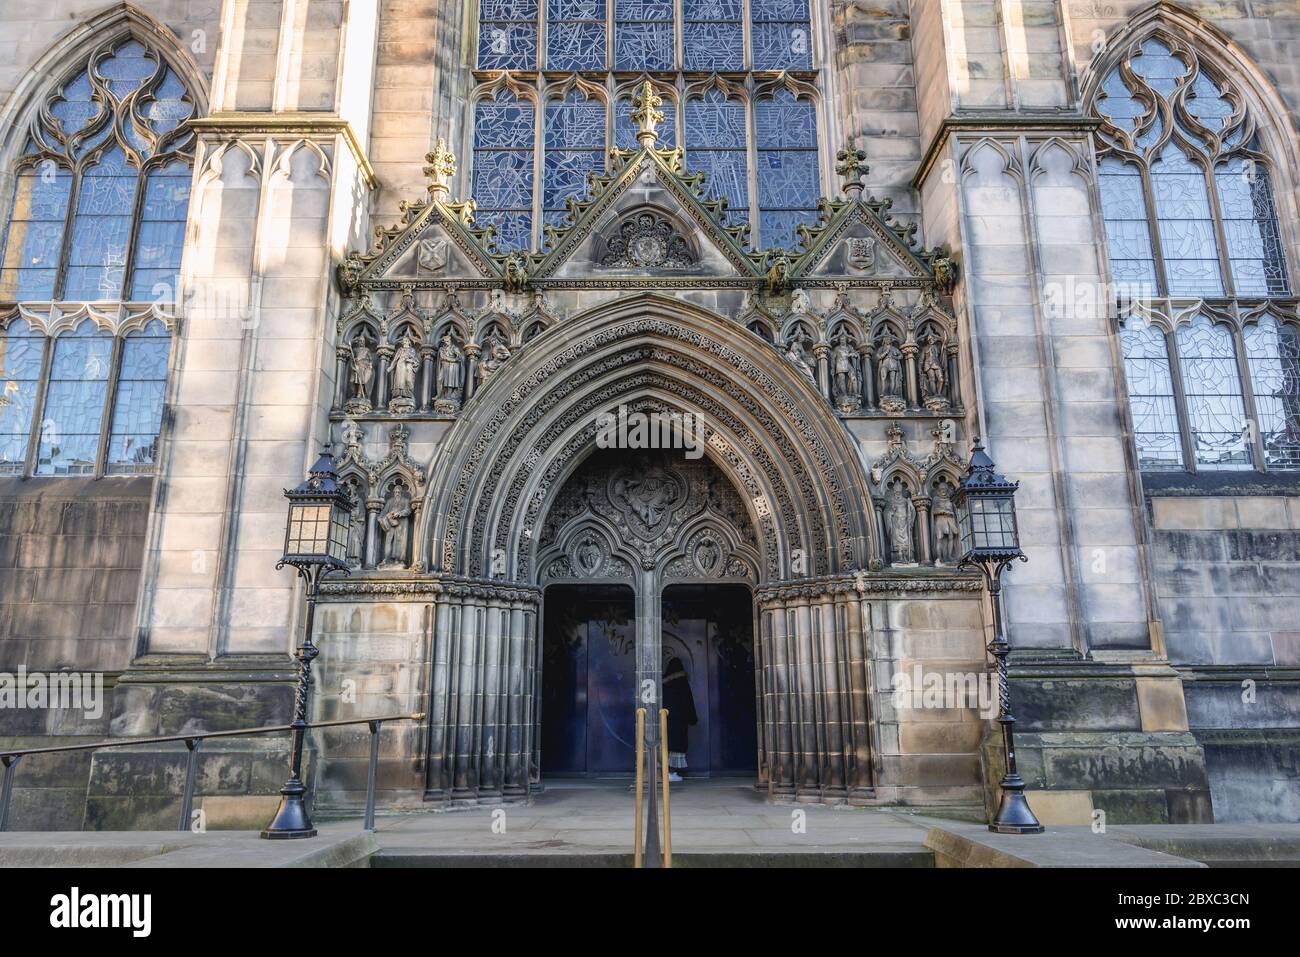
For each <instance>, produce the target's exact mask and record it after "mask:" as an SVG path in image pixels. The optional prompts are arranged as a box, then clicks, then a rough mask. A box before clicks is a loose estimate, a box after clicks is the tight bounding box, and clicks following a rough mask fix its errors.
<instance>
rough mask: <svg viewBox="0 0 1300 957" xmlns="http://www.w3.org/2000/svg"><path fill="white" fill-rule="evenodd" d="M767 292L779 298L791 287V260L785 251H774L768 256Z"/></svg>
mask: <svg viewBox="0 0 1300 957" xmlns="http://www.w3.org/2000/svg"><path fill="white" fill-rule="evenodd" d="M767 263H768V265H767V275H766V282H767V292H768V295H770V296H779V295H781V294H782V293H783V292H785V291H786V289H787V288H789V286H790V258H789V257H788V256H787V255H786V253H785V250H784V249H773V250H771V251H770V252H769V253H768V254H767Z"/></svg>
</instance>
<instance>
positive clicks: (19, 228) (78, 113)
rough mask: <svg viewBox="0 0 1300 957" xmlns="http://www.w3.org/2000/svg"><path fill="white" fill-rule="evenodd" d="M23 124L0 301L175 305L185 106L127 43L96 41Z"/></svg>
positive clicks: (189, 157) (163, 70)
mask: <svg viewBox="0 0 1300 957" xmlns="http://www.w3.org/2000/svg"><path fill="white" fill-rule="evenodd" d="M45 106H46V108H45V109H43V110H41V111H39V113H38V114H37V117H36V119H35V120H34V121H33V123H32V126H31V129H30V132H29V134H28V141H27V144H26V147H25V149H24V152H23V154H22V157H21V159H20V160H19V162H18V168H17V169H16V170H15V187H14V192H13V195H12V197H11V204H10V209H9V220H8V224H7V228H6V230H5V235H4V248H3V251H2V252H0V300H20V301H21V300H77V301H83V300H95V301H102V300H137V301H149V300H152V299H156V298H165V299H166V301H168V302H172V301H174V300H175V295H176V290H177V286H178V282H179V280H178V278H177V272H178V270H179V267H180V255H181V249H182V246H183V237H184V223H185V217H186V214H187V211H188V207H189V188H190V173H189V170H190V166H191V164H192V162H193V144H194V135H193V133H191V132H190V131H189V130H187V129H186V128H185V127H184V121H185V120H186V119H188V118H189V117H190V116H191V115H192V114H193V112H194V108H195V107H194V101H193V99H192V98H191V97H190V96H189V94H188V93H187V91H186V89H185V86H184V84H183V83H182V82H181V81H180V79H179V77H178V76H177V75H176V73H175V72H174V71H173V69H172V68H171V67H170V66H169V65H168V64H167V62H166V60H165V58H164V57H163V56H162V54H161V53H159V52H158V51H157V50H156V49H154V48H153V47H150V46H148V45H146V44H145V43H143V42H141V41H139V40H137V39H134V38H129V37H128V38H118V39H115V40H112V41H109V42H107V43H105V44H103V45H102V46H100V47H98V48H97V49H96V50H95V51H94V52H92V53H91V55H90V56H89V58H88V60H87V62H86V64H85V66H83V67H82V68H81V69H80V70H79V71H78V72H76V73H74V74H73V75H72V76H71V77H70V78H69V79H67V80H66V81H65V82H64V83H63V84H62V85H61V86H60V87H59V88H58V89H57V90H56V91H55V92H54V93H53V94H52V95H51V96H50V98H49V100H48V102H47V103H46V104H45Z"/></svg>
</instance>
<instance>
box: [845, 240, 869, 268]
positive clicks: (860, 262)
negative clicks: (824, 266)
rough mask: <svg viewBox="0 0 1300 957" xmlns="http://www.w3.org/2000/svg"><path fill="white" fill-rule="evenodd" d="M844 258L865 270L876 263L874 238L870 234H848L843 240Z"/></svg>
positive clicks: (854, 266)
mask: <svg viewBox="0 0 1300 957" xmlns="http://www.w3.org/2000/svg"><path fill="white" fill-rule="evenodd" d="M844 247H845V249H844V260H845V262H847V263H848V264H849V265H850V266H852V267H853V268H854V269H860V270H862V271H863V272H865V271H866V270H868V269H871V268H872V267H873V266H875V265H876V240H875V239H874V238H873V237H871V236H850V237H849V238H848V239H846V240H844Z"/></svg>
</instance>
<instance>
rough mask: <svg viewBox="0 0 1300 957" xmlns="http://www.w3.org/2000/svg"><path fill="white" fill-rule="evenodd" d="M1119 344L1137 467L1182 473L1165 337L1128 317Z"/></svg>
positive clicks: (1181, 451) (1145, 323) (1140, 320)
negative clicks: (1136, 454) (1136, 449)
mask: <svg viewBox="0 0 1300 957" xmlns="http://www.w3.org/2000/svg"><path fill="white" fill-rule="evenodd" d="M1120 343H1121V345H1122V347H1123V351H1124V377H1125V378H1126V379H1127V380H1128V403H1129V409H1130V411H1131V412H1132V415H1133V436H1134V438H1135V440H1136V442H1137V448H1138V463H1139V466H1140V467H1141V468H1143V469H1148V470H1155V471H1159V470H1166V469H1181V468H1182V467H1183V440H1182V434H1181V433H1180V431H1179V428H1178V410H1177V406H1176V405H1175V399H1174V380H1173V376H1172V374H1171V373H1170V371H1169V350H1168V346H1167V344H1166V341H1165V334H1164V333H1163V332H1162V331H1161V330H1160V329H1159V328H1158V327H1156V326H1154V325H1151V324H1150V323H1148V322H1147V321H1146V320H1144V319H1143V318H1142V317H1140V316H1130V317H1129V318H1128V319H1127V320H1126V321H1125V322H1124V326H1123V328H1122V329H1121V331H1120Z"/></svg>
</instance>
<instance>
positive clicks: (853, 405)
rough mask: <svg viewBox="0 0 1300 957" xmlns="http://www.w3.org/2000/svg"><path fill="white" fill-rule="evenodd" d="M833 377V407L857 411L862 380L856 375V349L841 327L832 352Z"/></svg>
mask: <svg viewBox="0 0 1300 957" xmlns="http://www.w3.org/2000/svg"><path fill="white" fill-rule="evenodd" d="M832 360H833V371H834V374H833V378H832V379H831V387H832V390H833V392H834V396H835V407H836V408H837V409H839V410H840V411H841V412H844V413H852V412H856V411H858V407H859V406H860V405H861V404H862V380H861V379H860V378H859V376H858V365H857V361H858V350H857V348H856V347H854V345H853V344H852V343H851V342H849V337H848V334H847V333H846V332H845V331H844V330H843V329H841V330H840V334H839V336H838V337H837V338H836V340H835V351H834V352H833V353H832Z"/></svg>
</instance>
